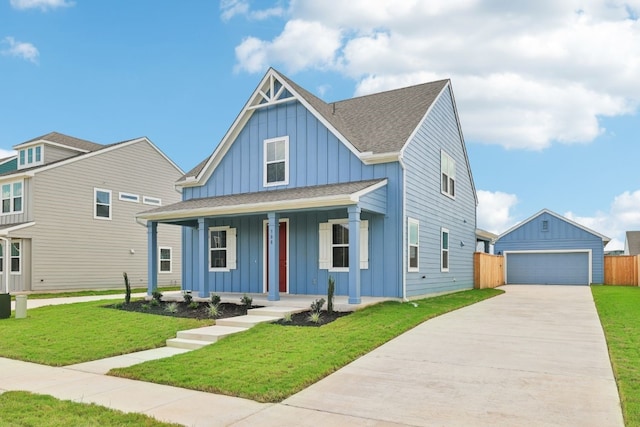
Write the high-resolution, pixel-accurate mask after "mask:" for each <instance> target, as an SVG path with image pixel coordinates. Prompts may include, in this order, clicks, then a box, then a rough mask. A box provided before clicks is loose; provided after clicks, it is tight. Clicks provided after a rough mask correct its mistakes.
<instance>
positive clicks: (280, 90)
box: [247, 74, 296, 110]
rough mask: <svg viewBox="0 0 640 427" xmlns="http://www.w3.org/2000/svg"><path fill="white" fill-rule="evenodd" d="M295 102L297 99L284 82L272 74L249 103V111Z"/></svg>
mask: <svg viewBox="0 0 640 427" xmlns="http://www.w3.org/2000/svg"><path fill="white" fill-rule="evenodd" d="M295 100H296V97H295V96H293V95H292V94H291V92H289V91H288V90H287V89H286V88H285V87H284V85H283V84H282V82H281V81H280V80H278V79H277V77H276V76H275V75H273V74H270V75H268V76H267V78H266V79H264V81H263V83H262V86H260V87H259V88H258V90H257V91H256V93H255V94H254V96H253V98H252V99H251V100H250V101H249V105H248V107H247V109H248V110H255V109H257V108H262V107H270V106H272V105H277V104H282V103H284V102H289V101H295Z"/></svg>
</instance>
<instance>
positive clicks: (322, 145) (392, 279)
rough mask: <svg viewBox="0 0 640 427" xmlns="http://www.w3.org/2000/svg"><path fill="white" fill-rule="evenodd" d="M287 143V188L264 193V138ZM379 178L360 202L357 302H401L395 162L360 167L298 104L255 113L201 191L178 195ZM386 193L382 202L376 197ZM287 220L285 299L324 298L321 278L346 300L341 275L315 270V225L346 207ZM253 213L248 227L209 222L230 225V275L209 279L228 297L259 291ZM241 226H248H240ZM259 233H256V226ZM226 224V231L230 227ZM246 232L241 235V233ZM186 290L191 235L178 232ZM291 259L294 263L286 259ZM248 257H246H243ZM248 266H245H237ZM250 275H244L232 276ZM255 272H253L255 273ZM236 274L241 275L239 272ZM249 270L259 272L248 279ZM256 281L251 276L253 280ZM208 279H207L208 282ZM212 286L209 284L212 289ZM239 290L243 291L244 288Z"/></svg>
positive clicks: (192, 264) (193, 249)
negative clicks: (363, 241) (379, 184)
mask: <svg viewBox="0 0 640 427" xmlns="http://www.w3.org/2000/svg"><path fill="white" fill-rule="evenodd" d="M281 136H288V137H289V182H288V184H287V185H281V186H273V187H264V182H263V162H264V160H263V159H264V155H263V153H264V140H265V139H270V138H276V137H281ZM377 178H387V180H388V184H387V186H386V189H385V190H383V191H378V192H376V195H372V196H371V197H365V198H364V200H363V202H362V208H363V214H362V218H363V219H368V220H369V257H370V258H369V266H370V268H369V270H367V271H365V270H363V272H362V284H361V289H362V290H361V294H362V295H363V296H392V297H401V296H402V218H401V216H402V214H401V203H402V194H401V184H402V171H401V168H400V165H399V163H398V162H391V163H384V164H377V165H365V164H364V163H362V161H361V160H360V159H358V157H357V156H355V155H354V154H353V153H352V152H351V151H350V150H349V149H348V148H347V147H346V146H345V145H344V144H343V143H342V142H341V141H340V140H339V139H338V138H337V137H336V136H335V135H334V134H333V133H331V132H330V131H329V130H328V129H327V128H326V126H324V124H322V122H320V121H319V120H318V119H317V118H316V117H315V116H314V115H313V114H312V113H310V112H309V111H308V110H307V109H306V108H305V107H304V106H303V105H302V104H300V103H299V102H291V103H286V104H280V105H276V106H272V107H268V108H263V109H258V110H256V111H255V112H254V113H253V115H252V116H251V118H250V119H249V120H248V122H247V123H246V125H245V126H244V128H243V129H242V130H241V131H240V132H239V134H238V136H237V138H236V140H235V141H234V143H233V144H232V145H231V146H230V147H229V149H228V151H227V152H226V154H225V156H224V157H223V159H222V160H221V161H220V163H219V165H218V166H217V167H216V169H215V170H214V172H213V174H212V175H211V177H210V178H209V180H208V181H207V182H206V183H204V184H203V185H202V186H198V187H187V188H185V189H184V194H183V197H184V199H185V200H189V199H191V198H199V197H212V196H221V195H228V194H238V193H247V192H258V191H271V190H278V189H284V188H295V187H306V186H316V185H324V184H334V183H344V182H352V181H362V180H368V179H377ZM381 194H382V195H384V194H386V200H385V201H384V203H383V201H382V200H380V195H381ZM385 203H386V209H387V213H386V215H380V214H377V215H373V214H371V215H370V214H368V213H366V209H367V207H371V208H375V209H376V210H379V209H380V207H381V206H382V205H383V204H385ZM280 217H281V218H289V220H290V222H289V233H290V254H291V259H290V262H289V274H290V276H289V279H290V288H289V291H290V292H291V293H301V294H317V293H318V292H319V293H321V294H324V292H325V291H326V283H327V280H328V276H329V275H331V276H333V277H334V278H335V280H336V287H337V293H338V294H342V295H346V294H347V289H348V273H346V272H345V273H343V272H340V273H336V272H328V271H327V270H323V269H319V265H318V253H317V252H318V245H319V242H318V225H319V223H321V222H326V221H328V219H337V218H345V219H346V218H347V217H348V215H347V209H346V207H345V208H344V209H339V210H330V211H323V210H320V211H318V212H308V213H288V212H280ZM264 219H266V214H264V215H260V216H259V217H258V218H257V219H255V220H254V221H256V223H255V224H254V223H253V222H251V220H250V219H239V218H226V219H225V218H216V219H215V220H214V223H215V224H216V225H231V224H237V225H238V244H237V245H238V246H237V248H238V254H237V262H238V269H237V271H232V272H229V273H211V274H210V276H209V277H210V278H211V279H212V281H211V282H210V283H211V287H212V289H213V280H215V281H216V283H220V282H217V281H218V280H221V281H222V283H223V285H222V289H225V290H226V289H229V290H231V289H233V291H234V292H256V290H258V291H259V292H262V289H263V273H262V271H263V270H262V268H263V255H262V252H263V244H262V243H263V237H262V234H261V233H262V231H261V230H262V221H263V220H264ZM243 221H249V223H246V222H243ZM258 225H259V230H258V231H257V232H256V231H255V230H256V227H258ZM231 226H232V225H231ZM246 227H248V228H247V229H245V228H246ZM247 234H248V236H250V240H248V241H247V242H250V244H249V246H250V247H251V248H253V249H251V250H255V251H254V252H251V251H250V252H246V253H243V252H242V251H243V248H244V243H243V240H242V239H245V238H247V237H246V236H247ZM184 242H185V246H184V247H185V257H184V262H185V265H189V268H185V270H184V271H183V281H184V283H185V285H186V286H197V285H196V283H197V277H195V276H194V273H193V272H194V271H197V268H196V266H197V256H196V254H197V233H195V231H194V230H193V229H187V228H185V235H184ZM294 256H295V259H294ZM247 257H248V258H247ZM246 260H249V262H250V263H252V264H251V265H249V264H247V263H246V262H245V261H246ZM243 269H244V270H247V271H254V273H250V274H248V275H247V273H246V272H241V271H240V270H243ZM256 269H257V270H256ZM244 270H243V271H244ZM255 271H258V272H259V275H258V276H256V273H255ZM256 277H257V278H258V279H257V280H256ZM214 278H215V279H214ZM216 286H217V285H216ZM245 289H246V290H245Z"/></svg>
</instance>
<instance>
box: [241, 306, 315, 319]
mask: <svg viewBox="0 0 640 427" xmlns="http://www.w3.org/2000/svg"><path fill="white" fill-rule="evenodd" d="M305 310H308V309H307V308H300V307H281V306H271V307H261V308H252V309H250V310H247V314H249V315H254V316H273V317H278V318H280V319H281V318H283V317H284V316H285V315H286V314H294V313H300V312H302V311H305Z"/></svg>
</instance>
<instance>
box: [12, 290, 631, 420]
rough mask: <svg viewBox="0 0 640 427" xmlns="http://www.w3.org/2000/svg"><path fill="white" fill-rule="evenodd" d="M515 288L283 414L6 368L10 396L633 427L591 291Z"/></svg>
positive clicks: (347, 416) (109, 380)
mask: <svg viewBox="0 0 640 427" xmlns="http://www.w3.org/2000/svg"><path fill="white" fill-rule="evenodd" d="M504 289H505V290H506V291H507V292H506V293H505V294H504V295H500V296H498V297H496V298H492V299H490V300H487V301H484V302H481V303H478V304H475V305H473V306H470V307H467V308H464V309H461V310H457V311H455V312H452V313H449V314H446V315H443V316H440V317H438V318H435V319H432V320H430V321H428V322H425V323H423V324H421V325H419V326H418V327H416V328H414V329H413V330H411V331H409V332H407V333H405V334H403V335H401V336H400V337H398V338H396V339H394V340H392V341H390V342H389V343H387V344H385V345H383V346H381V347H379V348H378V349H376V350H374V351H372V352H371V353H369V354H367V355H365V356H363V357H361V358H360V359H358V360H356V361H354V362H353V363H351V364H349V365H347V366H346V367H344V368H342V369H340V370H339V371H338V372H336V373H335V374H333V375H330V376H329V377H327V378H325V379H323V380H321V381H320V382H318V383H316V384H314V385H312V386H311V387H309V388H307V389H306V390H303V391H302V392H300V393H298V394H296V395H294V396H292V397H290V398H289V399H287V400H285V401H284V402H282V403H280V404H275V405H272V404H260V403H256V402H252V401H249V400H245V399H238V398H232V397H226V396H218V395H214V394H209V393H201V392H196V391H191V390H184V389H179V388H174V387H167V386H162V385H156V384H150V383H144V382H139V381H131V380H126V379H122V378H114V377H108V376H104V375H100V374H96V373H91V372H86V371H84V372H83V371H81V370H77V368H78V366H76V367H75V368H76V369H74V368H73V367H68V368H51V367H45V366H40V365H34V364H30V363H25V362H18V361H13V360H8V359H1V358H0V378H2V381H0V392H2V391H6V390H28V391H33V392H38V393H45V394H51V395H53V396H55V397H58V398H61V399H72V400H76V401H81V402H95V403H98V404H101V405H104V406H107V407H111V408H115V409H120V410H123V411H132V412H142V413H146V414H148V415H151V416H154V417H156V418H158V419H161V420H167V421H172V422H177V423H180V424H184V425H189V426H217V425H220V426H222V425H233V426H245V425H246V426H253V425H261V426H289V425H296V426H313V427H315V426H317V425H327V424H333V425H356V426H357V425H360V426H365V425H366V426H372V425H387V426H394V425H397V426H400V425H404V426H406V425H411V426H423V425H424V426H433V425H436V426H458V425H460V426H469V425H473V426H501V425H502V426H542V425H544V426H598V427H602V426H622V425H623V420H622V414H621V411H620V403H619V399H618V394H617V389H616V384H615V380H614V378H613V374H612V371H611V366H610V363H609V358H608V354H607V348H606V343H605V340H604V335H603V332H602V328H601V326H600V322H599V320H598V316H597V314H596V311H595V306H594V303H593V299H592V297H591V292H590V289H589V288H587V287H569V286H567V287H562V286H505V287H504Z"/></svg>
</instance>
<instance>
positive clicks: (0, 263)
mask: <svg viewBox="0 0 640 427" xmlns="http://www.w3.org/2000/svg"><path fill="white" fill-rule="evenodd" d="M2 271H4V245H0V272H2Z"/></svg>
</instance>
